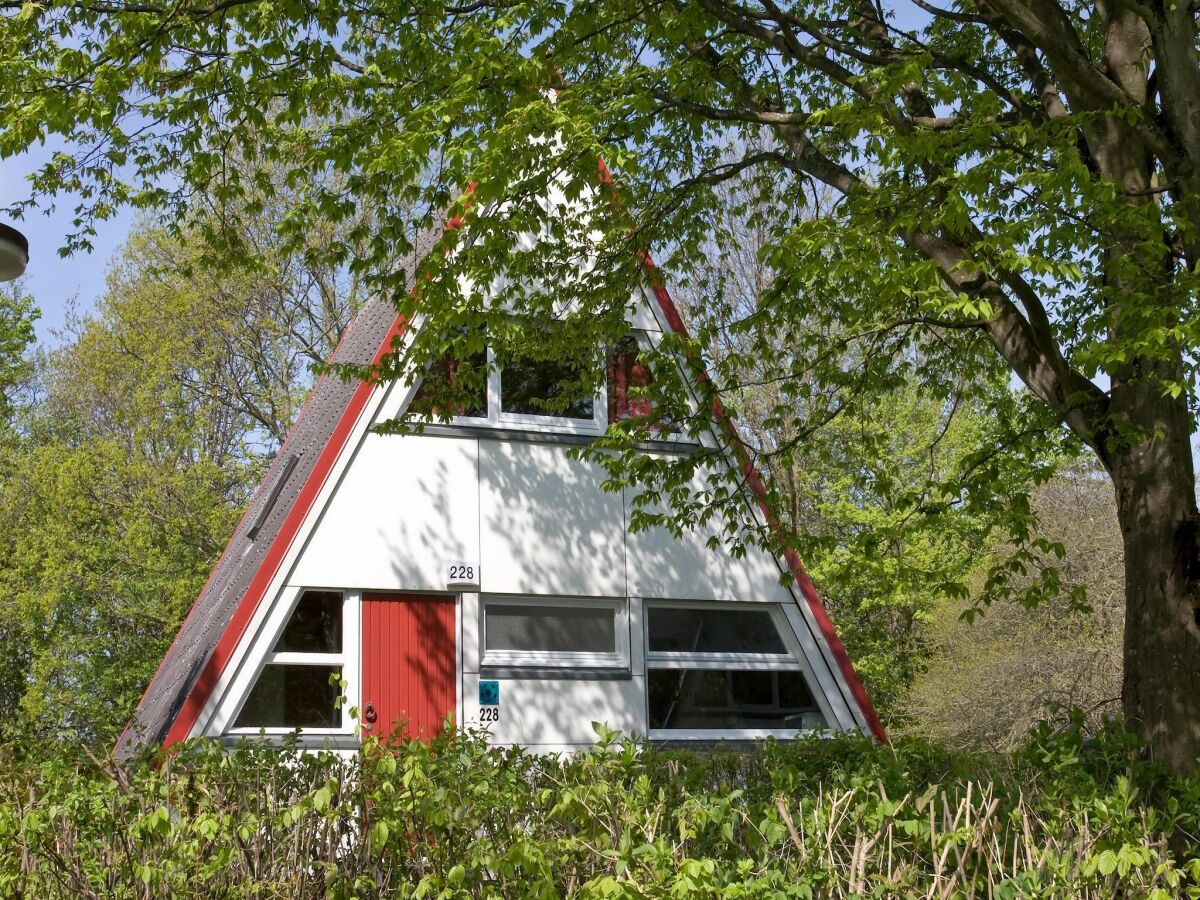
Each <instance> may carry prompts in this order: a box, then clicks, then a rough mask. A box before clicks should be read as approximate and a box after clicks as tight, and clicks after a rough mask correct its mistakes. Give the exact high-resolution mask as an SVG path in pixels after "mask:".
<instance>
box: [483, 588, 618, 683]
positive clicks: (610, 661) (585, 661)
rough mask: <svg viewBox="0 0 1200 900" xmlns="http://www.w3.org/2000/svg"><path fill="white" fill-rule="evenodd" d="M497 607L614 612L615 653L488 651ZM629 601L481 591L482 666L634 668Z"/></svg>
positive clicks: (512, 667)
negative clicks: (490, 612)
mask: <svg viewBox="0 0 1200 900" xmlns="http://www.w3.org/2000/svg"><path fill="white" fill-rule="evenodd" d="M492 603H494V604H496V605H497V606H529V607H541V608H551V607H563V606H565V607H587V608H590V609H608V610H611V611H612V613H613V635H614V637H615V638H616V649H615V651H614V652H612V653H588V652H579V651H559V650H488V649H487V608H488V605H489V604H492ZM630 645H631V642H630V638H629V601H628V600H627V599H626V598H623V597H622V598H607V597H530V596H522V595H517V596H513V595H510V594H481V595H480V597H479V665H480V668H481V669H551V670H556V671H561V670H571V669H584V670H591V669H602V670H621V671H625V672H627V671H629V669H630Z"/></svg>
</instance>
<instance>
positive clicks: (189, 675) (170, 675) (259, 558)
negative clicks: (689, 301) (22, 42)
mask: <svg viewBox="0 0 1200 900" xmlns="http://www.w3.org/2000/svg"><path fill="white" fill-rule="evenodd" d="M456 224H457V223H456V222H451V223H450V227H453V226H455V225H456ZM444 230H445V229H444V228H442V227H437V228H433V229H430V230H429V231H428V232H426V233H425V234H424V235H423V236H422V237H421V238H420V239H419V240H418V241H417V242H416V246H415V248H414V252H413V254H412V255H411V256H410V257H409V259H408V260H407V261H406V262H405V264H404V269H405V271H406V272H407V274H408V278H409V284H408V286H407V289H408V290H412V289H413V286H414V279H415V277H416V272H417V270H418V268H419V264H420V262H421V261H422V260H423V259H424V258H425V256H426V255H427V254H428V253H429V252H431V251H432V250H433V249H434V247H435V246H436V245H437V243H438V241H439V240H440V238H441V237H442V234H443V233H444ZM642 265H643V269H644V271H645V272H646V275H647V277H648V280H649V282H650V285H651V288H652V294H653V297H654V299H655V301H656V302H657V305H658V306H659V308H660V311H661V314H662V319H663V321H664V322H665V323H666V324H667V326H668V327H669V328H671V329H672V330H674V331H676V332H678V333H680V334H684V333H686V329H685V326H684V323H683V319H682V317H681V316H680V315H679V311H678V309H677V308H676V306H675V303H674V301H673V300H672V299H671V296H670V294H669V292H668V291H667V288H666V286H665V285H664V284H663V280H662V278H661V276H660V274H659V273H658V271H657V269H656V268H655V266H654V264H653V262H652V261H651V259H650V257H649V256H643V258H642ZM407 326H408V323H407V322H406V321H405V320H404V319H403V317H398V316H397V314H396V310H395V308H394V306H393V305H392V304H391V303H390V302H388V301H386V300H384V299H375V300H372V301H370V302H369V303H367V304H366V306H364V307H363V309H362V310H361V311H360V312H359V314H358V315H357V316H356V317H355V318H354V320H353V322H352V323H351V325H350V327H349V328H348V329H347V330H346V333H345V334H344V336H343V338H342V340H341V342H340V343H339V345H338V347H337V349H336V350H335V351H334V353H333V355H332V357H331V358H330V362H331V363H351V364H357V365H366V364H370V363H375V362H378V361H380V360H381V359H382V358H383V357H384V356H385V355H386V354H387V353H388V352H389V351H391V350H392V349H393V348H394V347H396V346H397V345H398V342H399V340H400V338H401V337H402V336H403V334H404V332H405V331H406V329H407ZM696 375H697V376H698V377H702V378H703V377H707V376H706V374H705V373H703V372H697V373H696ZM375 390H376V386H375V385H373V384H370V383H367V382H346V381H343V380H341V379H340V378H338V377H336V376H334V375H332V374H326V375H323V376H322V377H321V378H320V379H319V380H318V381H317V383H316V384H315V385H314V387H313V389H312V391H311V392H310V394H309V397H308V399H307V401H306V402H305V404H304V407H303V408H302V409H301V411H300V415H299V416H298V417H297V419H296V422H295V424H294V425H293V426H292V429H291V431H290V432H289V434H288V437H287V439H286V440H285V441H284V444H283V446H282V447H281V448H280V450H279V453H278V455H277V456H276V458H275V460H274V462H273V463H272V465H271V467H270V468H269V469H268V471H267V473H266V475H265V476H264V478H263V481H262V483H261V484H260V485H259V487H258V490H257V491H256V492H255V495H254V497H253V499H252V501H251V503H250V505H249V507H248V509H247V511H246V513H245V515H244V516H243V517H242V519H241V521H240V522H239V523H238V525H237V528H236V529H235V530H234V533H233V536H232V537H231V539H230V541H229V544H228V545H227V546H226V548H225V551H224V553H223V554H222V555H221V558H220V559H219V561H218V562H217V565H216V567H215V568H214V570H213V572H212V574H211V575H210V577H209V579H208V581H207V583H206V584H205V585H204V587H203V588H202V589H201V591H200V595H199V596H198V597H197V599H196V602H195V603H194V604H193V606H192V609H191V611H190V612H189V613H188V616H187V618H186V619H185V620H184V623H183V625H182V627H181V628H180V630H179V634H178V635H177V636H176V638H175V641H174V642H173V643H172V645H171V647H170V649H169V650H168V651H167V654H166V656H165V657H164V659H163V661H162V663H161V664H160V665H159V667H158V671H157V672H156V673H155V675H154V678H153V679H151V681H150V684H149V686H148V687H147V688H146V691H145V693H144V695H143V696H142V699H141V702H140V703H139V705H138V709H137V712H136V714H135V716H134V719H133V721H131V722H130V723H129V725H128V726H127V727H126V729H125V732H124V733H123V734H122V735H121V738H120V740H119V742H118V746H117V753H118V754H119V755H121V756H128V755H129V754H130V753H132V752H133V750H134V748H135V747H136V746H137V745H138V744H141V743H146V742H150V743H161V744H163V745H170V744H173V743H176V742H178V741H181V740H184V739H186V738H187V737H188V736H189V735H190V734H191V733H192V730H193V728H194V726H195V725H196V723H197V720H198V719H199V718H200V715H201V712H202V711H203V709H204V708H205V705H206V704H207V703H208V702H209V700H210V698H211V695H212V693H213V691H214V689H215V688H216V686H217V684H218V682H219V680H220V679H221V677H222V674H223V673H224V671H225V669H226V667H227V665H228V664H229V663H230V660H231V659H232V657H233V656H234V653H235V651H236V650H237V648H238V645H239V642H240V641H241V639H242V637H243V635H244V633H245V632H246V630H247V626H248V625H249V624H250V622H251V619H252V618H253V617H254V615H255V612H256V610H257V609H258V608H259V606H260V604H261V603H263V601H264V600H266V599H268V590H269V588H270V586H271V584H272V582H273V580H274V579H275V578H276V576H277V575H278V573H279V571H280V567H281V566H282V565H283V563H284V560H285V558H286V557H287V555H288V552H289V550H290V548H292V546H293V544H294V543H295V542H296V541H297V538H298V535H299V534H300V532H301V529H302V527H303V525H304V523H305V521H306V519H308V517H309V515H310V513H312V512H313V511H314V504H315V503H316V502H317V499H318V496H319V495H320V494H321V492H322V490H323V488H324V487H325V485H326V482H327V481H328V480H329V479H330V477H331V473H333V472H334V470H335V466H336V464H337V462H338V460H339V457H341V456H342V454H343V451H345V450H346V449H347V445H348V443H349V442H350V441H351V437H352V435H353V433H354V432H355V427H356V425H357V424H358V423H359V420H360V417H361V416H362V413H363V411H364V410H365V409H366V408H367V405H368V401H369V400H370V398H371V396H372V393H373V392H374V391H375ZM715 411H716V414H717V418H718V421H719V422H720V424H721V426H722V427H723V428H725V429H726V430H727V431H728V433H729V435H730V436H731V437H734V439H735V440H734V441H733V445H734V446H735V447H738V448H740V447H742V446H743V445H741V443H740V441H738V440H737V439H736V430H735V428H734V425H733V422H732V420H731V418H730V417H729V416H728V414H727V413H725V411H724V410H723V409H721V408H719V406H718V408H717V409H716V410H715ZM743 449H744V448H743ZM738 455H739V457H740V458H739V459H738V463H739V464H740V465H741V467H742V470H743V473H744V475H745V476H746V481H747V484H748V485H749V487H750V490H751V491H752V492H753V493H754V495H755V499H756V501H757V502H758V505H759V508H760V510H761V511H762V513H763V514H764V515H769V513H768V511H767V508H766V505H765V503H764V502H763V500H764V498H765V496H766V491H765V489H764V487H763V483H762V479H761V477H760V476H759V473H758V472H757V471H756V470H755V468H754V466H753V464H752V463H751V461H750V458H749V454H747V453H745V452H742V453H740V454H738ZM772 524H773V523H772ZM782 562H783V563H784V564H786V566H787V567H788V569H789V570H790V571H791V573H792V574H793V576H794V577H795V579H796V583H795V587H796V592H798V596H797V602H798V603H800V604H801V605H802V607H803V608H802V612H806V613H807V618H808V619H809V620H810V622H811V623H812V624H813V625H814V626H815V628H816V630H817V631H818V632H819V635H820V638H821V641H822V643H823V644H824V647H823V648H822V650H823V651H824V652H825V653H826V654H828V656H829V658H830V659H829V662H831V663H832V664H833V667H835V668H836V670H837V672H838V673H839V674H840V676H841V680H842V683H843V686H844V688H845V689H846V691H847V692H848V693H849V695H850V697H851V698H852V699H853V702H854V704H855V705H856V706H857V710H856V712H857V713H858V714H859V715H858V716H857V717H858V718H860V720H861V722H862V723H863V724H864V725H865V726H866V727H867V728H868V729H869V730H870V731H871V733H872V734H874V736H875V737H876V738H878V739H879V740H881V741H885V742H886V741H887V735H886V732H885V731H884V729H883V726H882V724H881V723H880V721H879V718H878V716H877V714H876V712H875V709H874V706H873V704H872V703H871V700H870V698H869V697H868V695H867V692H866V690H865V689H864V687H863V685H862V682H861V680H860V679H859V677H858V675H857V673H856V672H855V671H854V667H853V665H852V664H851V662H850V658H849V656H848V655H847V654H846V651H845V648H844V646H843V645H842V642H841V640H840V639H839V638H838V636H837V633H836V631H835V629H834V627H833V623H832V622H831V621H830V619H829V615H828V613H827V612H826V610H825V606H824V604H823V603H822V602H821V600H820V598H819V597H818V595H817V592H816V589H815V587H814V586H813V583H812V580H811V579H810V578H809V576H808V573H807V572H806V571H805V569H804V566H803V564H802V563H801V561H800V559H799V557H798V555H797V554H796V553H795V552H794V551H789V552H788V553H787V555H786V557H785V558H784V559H783V560H782Z"/></svg>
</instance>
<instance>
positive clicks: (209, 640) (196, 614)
mask: <svg viewBox="0 0 1200 900" xmlns="http://www.w3.org/2000/svg"><path fill="white" fill-rule="evenodd" d="M442 233H443V229H442V227H441V226H440V225H439V226H437V227H435V228H431V229H429V230H428V231H427V232H426V233H425V234H423V235H422V236H421V237H420V238H419V239H418V240H417V241H416V243H415V247H414V251H413V253H412V254H411V255H410V256H409V257H408V258H407V259H406V260H405V261H404V263H402V266H403V268H404V269H405V271H406V273H407V276H408V279H409V284H408V285H407V288H408V289H409V290H411V288H412V284H413V278H414V272H415V270H416V268H417V265H418V264H419V263H420V261H421V260H422V259H423V258H424V257H425V255H426V254H427V253H428V252H429V251H430V250H431V249H432V248H433V246H434V244H435V243H436V242H437V240H438V239H439V238H440V237H441V235H442ZM395 320H396V309H395V307H394V306H393V305H392V303H391V302H390V301H388V300H384V299H379V298H376V299H373V300H371V301H369V302H368V303H367V304H366V305H365V306H364V307H363V308H362V310H360V311H359V313H358V315H357V316H356V317H355V318H354V320H353V322H352V323H351V324H350V327H349V328H348V329H347V330H346V333H345V335H344V336H343V338H342V341H341V343H340V344H339V345H338V347H337V349H336V350H335V351H334V354H333V356H332V357H331V362H335V363H356V364H368V363H370V362H371V361H372V360H373V359H374V358H375V355H376V354H377V353H378V351H379V349H380V347H381V345H382V344H383V342H384V340H385V339H386V338H387V336H388V333H389V332H390V330H391V327H392V324H393V323H394V322H395ZM357 388H358V382H347V381H343V380H342V379H340V378H338V377H337V376H335V375H332V374H327V375H323V376H322V377H321V378H320V379H319V380H318V381H317V383H316V384H315V385H314V386H313V389H312V391H311V392H310V393H309V396H308V399H307V401H306V402H305V404H304V407H303V409H301V411H300V415H299V416H298V417H297V419H296V422H295V424H294V425H293V426H292V430H291V431H290V432H289V434H288V436H287V440H286V441H284V444H283V446H282V447H281V448H280V450H279V453H278V454H277V455H276V457H275V460H274V462H273V463H272V464H271V467H270V469H269V470H268V471H267V474H266V476H265V477H264V478H263V481H262V483H261V484H260V485H259V486H258V490H257V491H255V494H254V497H253V499H252V500H251V502H250V506H249V508H248V511H247V514H246V515H245V516H244V517H243V519H242V521H241V522H240V523H239V524H238V526H237V529H236V530H235V531H234V533H233V537H232V538H231V539H230V541H229V544H228V546H227V547H226V548H225V552H224V553H223V554H222V556H221V558H220V560H219V561H218V563H217V567H216V569H215V570H214V572H213V573H212V576H211V577H210V578H209V580H208V583H207V584H206V585H205V586H204V588H203V590H202V591H201V592H200V596H199V597H197V598H196V602H195V603H194V604H193V605H192V609H191V612H190V613H188V617H187V619H186V620H185V621H184V623H183V626H182V628H180V630H179V634H178V635H177V636H176V638H175V642H174V643H173V644H172V645H171V648H170V649H169V650H168V651H167V655H166V657H165V658H164V659H163V661H162V663H161V664H160V665H159V667H158V671H157V672H156V673H155V675H154V678H153V679H152V680H151V682H150V685H149V687H147V688H146V692H145V694H144V695H143V696H142V699H141V702H140V703H139V704H138V708H137V712H136V713H135V714H134V717H133V720H132V721H131V722H130V723H129V725H128V726H127V727H126V729H125V732H124V733H123V734H122V735H121V738H120V740H119V741H118V743H117V748H116V753H117V756H118V757H121V758H128V757H129V756H130V755H132V754H133V753H134V752H135V750H136V749H137V747H138V746H139V745H141V744H145V743H161V742H162V741H163V739H164V738H165V737H166V736H167V732H168V731H169V730H170V728H171V725H172V724H173V723H174V721H175V717H176V716H177V715H178V714H179V710H180V708H181V707H182V706H183V704H184V701H185V700H186V699H187V696H188V694H189V693H190V692H191V690H192V688H193V687H194V686H195V685H196V681H197V679H198V678H199V677H200V674H201V672H203V671H204V668H205V665H206V663H207V662H208V660H209V658H210V657H211V656H212V654H213V651H214V650H215V649H216V646H217V642H218V641H219V640H220V638H221V635H222V634H223V633H224V632H225V628H226V626H227V625H228V624H229V621H230V619H231V617H232V616H233V614H234V612H235V611H236V610H237V608H238V605H239V603H240V602H241V600H242V597H243V596H244V595H245V593H246V591H247V589H248V588H249V586H250V583H251V581H252V580H253V579H254V576H255V575H256V574H257V573H258V570H259V568H260V566H261V565H262V563H263V559H264V557H265V556H266V555H267V553H268V551H269V550H270V548H271V545H272V544H273V543H274V541H275V539H276V538H277V537H278V535H279V532H280V529H281V527H282V525H283V522H284V520H285V519H286V518H287V515H288V512H289V511H290V510H291V509H292V506H293V505H294V504H295V502H296V497H297V495H298V494H299V493H300V490H301V488H302V487H303V486H304V484H305V482H306V481H308V478H309V476H310V475H311V474H312V471H313V469H314V467H315V466H316V463H317V460H318V458H319V457H320V455H321V451H322V450H323V449H324V447H325V445H326V444H327V443H328V442H329V439H330V437H331V436H332V434H333V431H334V429H335V428H336V427H337V424H338V422H339V420H340V419H341V418H342V415H343V413H344V412H345V411H346V409H347V407H348V406H349V404H350V399H351V397H352V396H353V395H354V392H355V390H356V389H357Z"/></svg>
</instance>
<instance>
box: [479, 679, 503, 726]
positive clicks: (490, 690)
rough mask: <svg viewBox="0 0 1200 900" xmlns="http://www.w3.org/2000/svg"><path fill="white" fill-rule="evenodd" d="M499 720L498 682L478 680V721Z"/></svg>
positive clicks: (481, 722)
mask: <svg viewBox="0 0 1200 900" xmlns="http://www.w3.org/2000/svg"><path fill="white" fill-rule="evenodd" d="M499 721H500V682H498V681H481V682H479V722H480V724H484V723H487V722H499Z"/></svg>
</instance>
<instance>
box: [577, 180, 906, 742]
mask: <svg viewBox="0 0 1200 900" xmlns="http://www.w3.org/2000/svg"><path fill="white" fill-rule="evenodd" d="M600 180H601V182H603V183H604V184H609V185H611V184H612V183H613V181H612V174H611V173H610V172H609V170H608V166H607V165H605V163H604V160H600ZM638 255H639V259H640V261H641V264H642V271H644V272H645V273H646V277H647V279H648V280H649V281H650V287H651V289H652V290H653V292H654V297H655V299H656V300H657V301H658V305H659V308H660V309H661V310H662V312H663V315H664V316H665V317H666V320H667V324H668V325H670V326H671V330H672V331H674V332H675V333H676V334H680V335H683V336H684V337H687V336H688V331H687V326H686V325H685V324H684V322H683V317H682V316H681V315H680V314H679V309H678V307H676V306H675V301H674V300H673V299H672V298H671V294H670V292H669V291H668V290H667V288H666V285H665V284H664V281H663V277H662V272H661V271H660V270H659V268H658V266H656V265H655V264H654V260H653V259H651V258H650V254H649V253H648V252H646V251H644V250H643V251H640V252H639V254H638ZM696 367H697V369H699V377H700V378H701V379H703V380H705V381H708V380H709V375H708V372H707V370H705V369H704V368H703V366H702V364H700V363H698V362H697V363H696ZM713 416H714V417H715V418H716V420H717V422H718V423H719V424H720V426H721V428H722V429H723V430H724V432H725V436H726V437H727V438H728V439H729V443H730V445H731V446H732V447H733V453H734V457H735V459H736V460H737V462H738V464H739V465H740V466H741V468H742V474H743V475H744V476H745V478H746V483H747V484H748V485H749V486H750V490H751V492H753V494H754V497H755V500H756V501H757V503H758V508H759V509H760V510H761V511H762V514H763V516H764V517H765V518H766V520H767V526H768V527H769V528H770V529H771V530H772V531H773V532H775V533H776V534H778V533H779V532H780V531H781V530H782V529H781V526H780V524H779V520H778V518H777V517H776V516H775V514H774V513H773V512H772V511H771V509H770V508H769V507H768V505H767V489H766V486H765V485H764V484H763V480H762V476H761V475H759V473H758V469H756V468H755V466H754V463H753V461H752V460H751V459H750V452H749V450H748V449H747V447H746V444H745V442H744V441H743V440H742V437H741V435H740V434H739V433H738V430H737V424H736V423H735V422H734V421H733V416H731V415H730V414H729V411H728V410H726V409H725V406H724V404H722V403H721V399H720V398H719V397H714V398H713ZM784 559H785V561H786V562H787V565H788V569H789V570H790V571H791V573H792V575H793V577H795V579H796V584H797V585H799V587H800V592H801V593H802V594H803V595H804V599H805V600H806V601H807V603H808V608H809V610H810V611H811V612H812V616H813V619H814V620H815V621H816V623H817V627H818V628H819V629H820V630H821V635H822V637H824V638H825V642H826V643H827V644H828V645H829V649H830V652H832V653H833V658H834V659H835V660H836V661H837V664H838V668H840V669H841V670H842V676H843V677H844V678H845V679H846V684H847V686H848V687H849V688H850V693H851V694H853V695H854V700H855V702H856V703H858V706H859V709H861V710H862V714H863V717H864V718H865V719H866V720H867V726H868V727H869V728H870V729H871V733H872V734H873V735H874V736H875V737H876V738H878V739H879V740H880V741H881V742H882V743H884V744H891V741H890V740H889V738H888V734H887V730H886V729H885V728H884V727H883V723H882V722H881V721H880V720H879V714H878V713H877V712H876V711H875V704H874V703H872V702H871V697H870V695H869V694H868V693H867V689H866V688H865V687H864V686H863V683H862V679H861V678H859V677H858V672H856V671H855V670H854V663H852V662H851V661H850V655H849V654H848V653H846V645H845V644H843V643H842V639H841V638H840V637H838V633H837V629H835V628H834V627H833V621H832V620H831V619H830V618H829V612H828V611H827V610H826V609H825V604H824V603H823V602H822V601H821V598H820V596H819V595H818V594H817V589H816V586H815V585H814V584H813V582H812V578H810V577H809V574H808V570H807V569H805V568H804V563H802V562H801V561H800V555H799V554H798V553H796V551H795V550H791V549H789V550H787V551H785V553H784Z"/></svg>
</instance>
